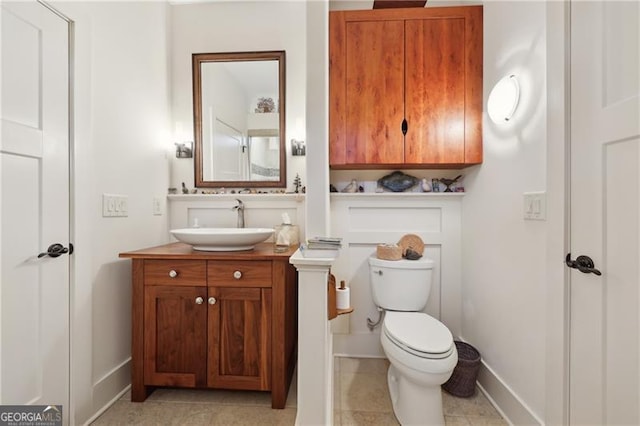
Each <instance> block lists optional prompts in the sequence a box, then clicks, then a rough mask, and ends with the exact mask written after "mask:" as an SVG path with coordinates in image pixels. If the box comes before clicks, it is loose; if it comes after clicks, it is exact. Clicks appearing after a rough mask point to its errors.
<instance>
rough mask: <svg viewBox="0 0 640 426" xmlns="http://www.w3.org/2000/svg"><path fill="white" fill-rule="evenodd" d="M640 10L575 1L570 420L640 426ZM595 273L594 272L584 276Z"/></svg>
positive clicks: (629, 5)
mask: <svg viewBox="0 0 640 426" xmlns="http://www.w3.org/2000/svg"><path fill="white" fill-rule="evenodd" d="M639 21H640V3H639V2H637V1H631V2H617V1H598V2H583V1H574V2H572V3H571V251H572V260H576V259H577V256H579V255H586V256H589V257H590V258H592V259H593V261H594V263H595V265H594V266H595V268H596V269H598V270H599V271H601V272H602V275H601V276H598V275H596V274H594V273H583V272H581V271H579V270H577V269H572V270H571V274H570V282H571V284H570V285H571V287H570V294H571V316H570V336H571V340H570V389H569V400H570V407H569V416H570V422H571V424H576V425H587V424H594V425H595V424H597V425H637V424H640V355H639V354H640V351H639V346H640V291H639V286H640V270H639V268H640V252H639V246H640V32H639V29H638V28H639V27H638V24H639ZM586 272H588V271H586Z"/></svg>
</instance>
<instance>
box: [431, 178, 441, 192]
mask: <svg viewBox="0 0 640 426" xmlns="http://www.w3.org/2000/svg"><path fill="white" fill-rule="evenodd" d="M431 189H432V191H433V192H440V181H439V180H438V179H431Z"/></svg>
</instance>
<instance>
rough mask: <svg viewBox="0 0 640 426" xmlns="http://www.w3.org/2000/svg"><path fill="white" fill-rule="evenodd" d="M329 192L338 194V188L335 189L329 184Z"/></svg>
mask: <svg viewBox="0 0 640 426" xmlns="http://www.w3.org/2000/svg"><path fill="white" fill-rule="evenodd" d="M329 192H338V188H336V187H335V186H334V185H333V184H332V183H330V184H329Z"/></svg>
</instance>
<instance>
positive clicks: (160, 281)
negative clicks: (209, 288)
mask: <svg viewBox="0 0 640 426" xmlns="http://www.w3.org/2000/svg"><path fill="white" fill-rule="evenodd" d="M144 285H190V286H206V285H207V263H206V261H204V260H145V261H144Z"/></svg>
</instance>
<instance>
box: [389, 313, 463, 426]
mask: <svg viewBox="0 0 640 426" xmlns="http://www.w3.org/2000/svg"><path fill="white" fill-rule="evenodd" d="M380 341H381V343H382V348H383V350H384V353H385V355H386V356H387V358H388V359H389V362H390V364H391V365H390V366H389V371H388V373H387V382H388V385H389V394H390V395H391V402H392V404H393V411H394V413H395V415H396V418H397V419H398V421H399V422H400V424H402V425H444V415H443V412H442V394H441V391H440V386H441V385H442V384H443V383H444V382H446V381H447V380H448V379H449V377H451V373H452V372H453V368H454V367H455V366H456V363H457V362H458V353H457V351H456V347H455V344H454V343H453V337H452V336H451V333H450V332H449V330H448V329H447V328H446V327H445V326H444V325H443V324H442V323H441V322H439V321H438V320H436V319H435V318H433V317H431V316H429V315H427V314H424V313H419V312H387V314H386V317H385V320H384V323H383V330H382V333H381V334H380Z"/></svg>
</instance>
